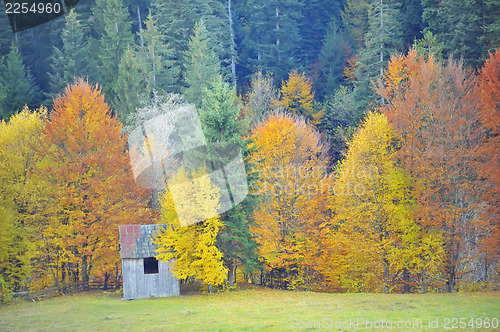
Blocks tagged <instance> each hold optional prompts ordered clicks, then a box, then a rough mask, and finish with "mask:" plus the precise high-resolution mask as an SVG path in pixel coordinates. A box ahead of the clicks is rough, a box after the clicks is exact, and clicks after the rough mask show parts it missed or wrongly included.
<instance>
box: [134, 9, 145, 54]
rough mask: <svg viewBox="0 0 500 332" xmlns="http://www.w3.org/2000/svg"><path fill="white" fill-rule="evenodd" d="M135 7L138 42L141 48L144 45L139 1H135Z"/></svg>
mask: <svg viewBox="0 0 500 332" xmlns="http://www.w3.org/2000/svg"><path fill="white" fill-rule="evenodd" d="M135 8H136V10H137V27H138V28H139V44H140V45H141V48H142V47H144V41H143V40H142V20H141V9H140V7H139V2H138V1H137V2H136V3H135Z"/></svg>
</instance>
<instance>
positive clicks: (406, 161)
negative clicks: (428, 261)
mask: <svg viewBox="0 0 500 332" xmlns="http://www.w3.org/2000/svg"><path fill="white" fill-rule="evenodd" d="M474 86H475V77H474V75H473V74H472V72H471V71H470V70H468V69H466V68H464V67H463V65H462V63H461V62H459V61H454V60H451V59H450V60H449V61H448V62H447V63H446V64H445V65H441V64H439V63H436V62H435V61H434V58H433V56H432V55H431V56H429V58H428V59H427V60H426V59H424V58H423V57H422V56H417V53H416V51H415V50H411V51H410V52H409V53H408V54H407V55H397V56H394V57H392V59H391V61H390V62H389V64H388V69H387V70H386V71H385V73H384V76H383V79H379V81H378V88H377V92H378V94H379V95H380V96H381V97H383V98H384V99H385V100H386V104H384V105H382V107H381V111H382V113H384V114H385V115H386V116H387V118H388V120H389V123H390V124H391V126H392V127H393V128H394V130H395V133H396V135H397V137H398V139H399V142H400V147H399V149H398V151H397V162H398V163H399V164H400V165H401V166H402V167H404V168H405V169H407V170H408V171H409V172H410V175H411V176H412V177H413V178H414V179H416V180H417V182H416V185H415V194H416V198H417V199H418V201H419V203H420V205H421V206H422V209H421V210H420V211H419V212H418V214H416V216H415V218H416V219H417V221H418V222H419V224H420V225H422V226H423V227H424V229H427V230H430V229H436V230H440V231H442V232H443V236H444V241H445V242H444V247H445V251H446V259H445V263H444V265H443V271H442V272H443V285H444V286H445V289H446V290H447V291H449V292H451V291H453V290H455V289H457V286H459V285H457V282H458V281H462V282H465V281H466V280H467V278H465V276H468V279H469V280H471V279H475V278H476V277H478V274H479V273H480V271H479V266H480V264H481V262H480V261H481V257H480V253H479V247H478V243H477V239H478V238H481V236H482V235H483V227H485V226H486V225H485V223H484V220H483V218H481V214H482V211H483V207H482V203H481V200H480V196H481V191H482V190H483V185H482V183H481V182H482V179H481V177H480V176H478V172H477V169H476V167H475V160H476V159H477V152H476V149H477V147H478V145H479V144H480V143H481V135H480V130H479V123H480V122H479V120H480V119H479V112H478V108H479V107H478V102H477V98H475V94H474ZM471 281H473V280H471Z"/></svg>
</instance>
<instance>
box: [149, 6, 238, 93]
mask: <svg viewBox="0 0 500 332" xmlns="http://www.w3.org/2000/svg"><path fill="white" fill-rule="evenodd" d="M151 7H152V13H153V16H154V17H155V19H156V20H157V21H158V29H159V31H160V32H161V33H162V34H163V35H164V36H165V38H166V43H167V44H168V45H169V46H170V47H171V48H172V50H173V59H174V60H175V64H174V67H177V70H179V71H180V72H181V76H179V80H178V81H177V85H178V86H184V83H185V81H184V80H183V79H182V78H183V77H184V76H185V75H184V70H185V61H186V60H185V59H184V55H185V52H186V51H187V50H188V47H189V37H190V36H191V35H192V34H193V29H194V26H195V23H196V22H198V21H200V20H203V21H204V22H205V26H206V29H207V31H208V32H207V33H208V35H209V37H210V39H212V40H213V41H214V42H213V49H214V51H215V53H216V55H217V56H218V57H219V59H220V61H222V65H223V67H222V68H221V69H222V73H223V74H224V75H228V74H229V68H230V62H231V47H230V44H231V41H232V39H231V36H230V30H229V24H228V22H227V10H226V8H225V7H224V5H223V4H222V2H221V1H219V0H190V1H172V0H167V1H165V0H153V3H152V6H151Z"/></svg>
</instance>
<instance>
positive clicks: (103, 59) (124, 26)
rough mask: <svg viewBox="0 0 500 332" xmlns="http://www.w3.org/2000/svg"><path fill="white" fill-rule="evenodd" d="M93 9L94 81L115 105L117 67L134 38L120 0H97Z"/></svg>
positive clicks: (125, 10)
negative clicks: (95, 68) (96, 59)
mask: <svg viewBox="0 0 500 332" xmlns="http://www.w3.org/2000/svg"><path fill="white" fill-rule="evenodd" d="M92 11H93V13H94V17H95V30H96V32H97V35H98V36H99V39H98V40H93V44H94V48H95V49H96V54H97V58H98V63H99V64H98V66H97V69H98V71H99V73H98V75H97V78H98V79H97V81H98V82H99V83H100V85H101V86H102V88H103V91H104V93H105V96H106V100H107V102H109V103H110V104H111V105H112V106H113V107H112V108H114V107H115V106H116V105H115V104H114V102H115V101H116V100H117V99H116V93H115V91H116V84H117V79H118V73H119V70H118V67H119V65H120V62H121V59H122V56H123V54H124V52H125V50H127V49H128V48H130V47H132V45H133V42H134V36H133V35H132V32H131V30H130V29H131V25H132V22H131V21H130V16H129V13H128V10H127V8H126V7H125V6H124V5H123V2H122V0H96V5H95V7H94V8H93V9H92Z"/></svg>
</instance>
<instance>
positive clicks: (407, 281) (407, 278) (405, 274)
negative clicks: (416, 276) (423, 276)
mask: <svg viewBox="0 0 500 332" xmlns="http://www.w3.org/2000/svg"><path fill="white" fill-rule="evenodd" d="M403 283H404V285H403V293H409V292H410V273H409V272H408V269H403Z"/></svg>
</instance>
